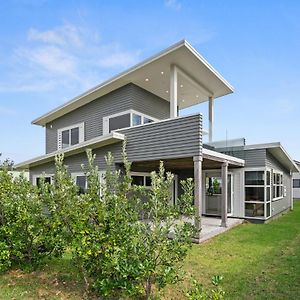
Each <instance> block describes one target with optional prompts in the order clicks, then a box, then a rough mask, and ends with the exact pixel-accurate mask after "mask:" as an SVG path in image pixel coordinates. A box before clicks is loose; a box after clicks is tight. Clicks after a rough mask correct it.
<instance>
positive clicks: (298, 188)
mask: <svg viewBox="0 0 300 300" xmlns="http://www.w3.org/2000/svg"><path fill="white" fill-rule="evenodd" d="M295 163H296V165H297V166H298V168H299V169H300V162H299V161H297V160H295ZM293 197H294V199H297V200H300V173H299V172H296V173H293Z"/></svg>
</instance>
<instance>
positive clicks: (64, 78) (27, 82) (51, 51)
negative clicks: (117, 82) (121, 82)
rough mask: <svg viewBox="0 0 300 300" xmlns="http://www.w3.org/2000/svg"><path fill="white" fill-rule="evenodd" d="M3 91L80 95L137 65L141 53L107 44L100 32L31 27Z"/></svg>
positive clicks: (11, 61)
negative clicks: (43, 29)
mask: <svg viewBox="0 0 300 300" xmlns="http://www.w3.org/2000/svg"><path fill="white" fill-rule="evenodd" d="M12 52H13V56H12V57H11V58H10V59H9V61H8V63H7V64H9V66H10V68H8V69H9V71H8V73H7V74H6V76H5V77H3V78H5V80H1V79H0V92H2V93H3V92H44V91H53V92H54V91H55V90H57V91H58V90H59V91H62V90H68V91H70V93H69V94H72V95H76V94H77V93H78V92H83V91H84V90H85V89H88V88H91V87H92V86H94V85H96V84H99V83H100V82H101V81H102V80H103V79H107V78H103V77H104V76H103V75H104V74H107V76H110V75H112V74H114V73H115V72H116V71H122V70H123V69H124V68H126V67H129V66H130V65H133V64H135V63H136V62H137V60H138V58H139V55H140V52H139V51H129V50H128V49H124V47H122V46H121V45H119V44H118V43H105V42H104V41H102V40H101V39H100V37H99V33H98V32H97V31H92V30H89V29H88V28H81V27H79V26H75V25H73V24H69V23H66V24H64V25H62V26H60V27H55V28H53V29H48V30H45V31H41V30H38V29H36V28H30V29H29V30H28V32H27V36H26V42H24V43H23V44H21V45H20V46H18V47H17V48H16V49H14V51H12Z"/></svg>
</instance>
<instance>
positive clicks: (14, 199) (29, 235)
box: [0, 169, 61, 271]
mask: <svg viewBox="0 0 300 300" xmlns="http://www.w3.org/2000/svg"><path fill="white" fill-rule="evenodd" d="M51 229H52V222H51V218H50V217H49V216H48V215H47V214H46V213H45V203H43V201H42V198H41V197H40V196H39V193H38V191H37V189H36V188H35V187H34V186H33V185H32V184H31V183H30V182H29V181H28V180H27V179H26V178H25V177H23V176H22V175H21V176H20V177H18V178H16V179H15V180H13V179H12V176H11V175H10V174H9V173H8V171H7V170H6V169H3V170H0V240H1V244H0V270H1V271H4V270H6V269H7V268H9V267H16V266H19V267H35V266H37V265H39V264H40V263H41V262H42V260H43V259H44V258H46V257H49V256H52V255H58V254H60V253H61V251H58V248H57V243H56V241H55V240H53V239H52V231H51Z"/></svg>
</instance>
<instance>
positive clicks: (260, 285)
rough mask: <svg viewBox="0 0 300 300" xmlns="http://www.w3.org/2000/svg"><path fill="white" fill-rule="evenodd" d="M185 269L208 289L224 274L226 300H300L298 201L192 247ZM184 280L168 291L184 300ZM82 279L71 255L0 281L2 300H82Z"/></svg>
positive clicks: (14, 273) (299, 206)
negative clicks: (266, 220) (283, 211)
mask: <svg viewBox="0 0 300 300" xmlns="http://www.w3.org/2000/svg"><path fill="white" fill-rule="evenodd" d="M184 269H185V270H186V272H187V273H188V274H189V276H193V277H194V278H196V279H198V280H199V281H200V282H202V283H203V284H204V285H206V286H207V287H209V286H210V278H211V277H212V276H213V275H223V277H224V281H223V288H224V290H225V291H226V299H300V202H297V203H295V207H294V211H293V212H289V213H288V214H286V215H284V216H282V217H280V218H278V219H277V220H274V221H272V222H270V223H268V224H249V223H246V224H243V225H240V226H238V227H236V228H234V229H232V230H230V231H228V232H226V233H224V234H222V235H220V236H218V237H215V238H213V239H211V240H210V241H207V242H205V243H203V244H201V245H194V246H193V247H192V249H191V251H190V253H189V255H188V257H187V259H186V260H185V262H184ZM189 282H190V281H189V280H188V279H187V280H185V281H184V282H181V283H179V284H177V285H176V286H170V287H168V288H167V289H165V291H164V298H165V299H174V300H175V299H184V297H183V293H184V290H185V289H186V288H187V287H188V285H189ZM84 294H85V289H84V284H83V280H82V278H80V276H79V275H78V271H77V269H76V266H74V265H72V263H71V260H70V256H69V255H66V256H65V257H64V258H63V259H60V260H56V261H53V262H51V264H49V265H48V266H46V267H44V268H43V269H41V270H38V271H36V272H30V273H26V272H21V271H18V270H14V271H11V272H8V273H6V274H3V275H1V276H0V299H3V300H6V299H16V300H17V299H25V300H26V299H75V300H77V299H83V297H84Z"/></svg>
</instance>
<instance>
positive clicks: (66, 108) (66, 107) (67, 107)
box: [31, 40, 234, 126]
mask: <svg viewBox="0 0 300 300" xmlns="http://www.w3.org/2000/svg"><path fill="white" fill-rule="evenodd" d="M181 47H186V48H187V49H188V50H189V51H190V52H191V53H192V54H193V55H194V56H195V57H196V58H197V59H198V60H199V61H200V62H201V63H202V64H203V65H204V66H205V67H206V68H207V69H208V70H209V71H210V72H212V73H213V74H214V76H216V78H218V79H219V80H220V81H221V82H222V83H223V84H224V85H225V86H226V87H227V88H228V89H229V90H230V91H231V92H233V91H234V89H233V87H232V86H231V85H230V84H229V83H228V82H227V81H226V80H225V79H224V78H223V77H222V76H221V75H220V74H219V73H218V72H217V71H216V70H215V69H214V68H213V67H212V66H211V65H210V64H209V63H208V62H207V61H206V60H205V59H204V58H203V57H202V56H201V55H200V54H199V53H198V52H197V51H196V50H195V49H194V48H193V47H192V46H191V45H190V44H189V43H188V42H187V41H186V40H181V41H179V42H178V43H176V44H174V45H172V46H170V47H168V48H167V49H164V50H162V51H160V52H159V53H157V54H155V55H153V56H151V57H150V58H147V59H145V60H143V61H142V62H140V63H138V64H136V65H135V66H133V67H131V68H129V69H127V70H125V71H124V72H121V73H119V74H118V75H116V76H114V77H112V78H110V79H108V80H107V81H104V82H103V83H101V84H99V85H97V86H95V87H94V88H91V89H89V90H88V91H86V92H84V93H82V94H80V95H79V96H77V97H75V98H73V99H71V100H70V101H68V102H66V103H64V104H62V105H60V106H59V107H57V108H55V109H53V110H51V111H50V112H48V113H46V114H44V115H42V116H41V117H39V118H36V119H35V120H33V121H32V122H31V123H32V124H35V125H40V126H45V125H46V123H48V122H51V121H52V120H54V119H56V118H58V117H60V116H62V115H64V114H65V113H68V112H70V111H73V110H74V109H76V108H78V107H80V106H82V105H84V104H86V103H88V102H89V101H92V100H88V99H87V98H88V96H91V97H92V94H93V93H94V92H96V91H98V90H100V89H102V88H105V87H107V86H109V85H110V84H112V83H114V82H116V81H118V80H120V82H121V80H122V78H123V77H125V76H126V75H129V74H130V73H132V72H134V71H136V70H138V69H140V68H142V67H144V66H146V65H148V64H150V63H151V62H153V61H155V60H158V59H160V58H161V57H163V56H166V55H167V54H169V53H171V52H173V51H175V50H177V49H179V48H181ZM125 83H126V82H123V84H121V83H120V86H122V85H124V84H125ZM127 83H128V82H127ZM72 106H74V107H73V108H72ZM59 112H60V114H58V116H56V117H55V116H52V115H54V114H56V113H59ZM51 116H52V117H51ZM47 118H49V119H48V120H47Z"/></svg>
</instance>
